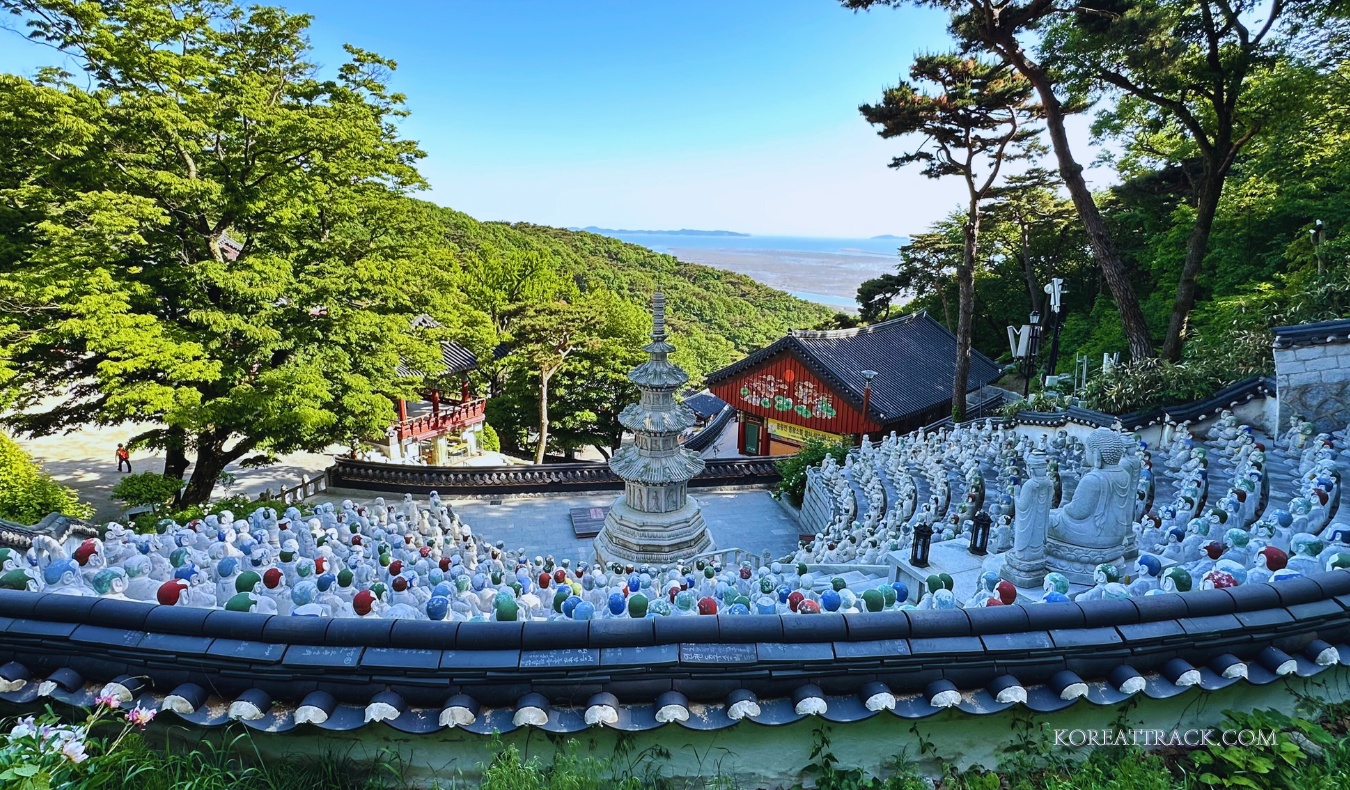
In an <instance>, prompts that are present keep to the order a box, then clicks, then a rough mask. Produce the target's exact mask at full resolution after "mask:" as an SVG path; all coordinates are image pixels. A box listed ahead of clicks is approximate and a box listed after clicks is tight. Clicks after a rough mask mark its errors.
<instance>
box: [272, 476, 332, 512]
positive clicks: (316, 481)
mask: <svg viewBox="0 0 1350 790" xmlns="http://www.w3.org/2000/svg"><path fill="white" fill-rule="evenodd" d="M327 490H328V472H327V471H325V472H323V473H322V474H320V475H319V476H318V477H314V478H307V477H302V478H300V482H299V483H297V484H295V485H293V486H291V487H290V488H283V489H281V490H280V491H278V492H276V493H275V494H274V493H272V489H270V488H267V489H263V492H262V493H261V494H259V495H258V501H259V502H262V501H265V500H278V501H281V502H285V503H286V504H288V505H292V504H295V503H297V502H303V501H304V500H306V499H309V498H310V497H312V496H318V495H319V493H321V492H323V491H327Z"/></svg>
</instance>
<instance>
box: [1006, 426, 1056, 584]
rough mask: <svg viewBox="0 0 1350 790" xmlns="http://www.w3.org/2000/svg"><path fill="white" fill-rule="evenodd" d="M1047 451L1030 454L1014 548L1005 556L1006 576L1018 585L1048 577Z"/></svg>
mask: <svg viewBox="0 0 1350 790" xmlns="http://www.w3.org/2000/svg"><path fill="white" fill-rule="evenodd" d="M1047 466H1048V464H1047V459H1046V457H1045V454H1044V453H1041V452H1033V453H1032V454H1031V455H1030V456H1029V457H1028V458H1027V475H1028V477H1027V481H1026V482H1025V483H1023V484H1022V490H1021V491H1020V492H1019V493H1018V496H1017V508H1016V513H1017V516H1016V520H1015V521H1014V522H1013V529H1012V532H1013V545H1012V551H1011V552H1009V553H1008V554H1007V556H1006V558H1005V559H1004V565H1003V578H1005V579H1007V580H1009V581H1011V582H1012V583H1013V584H1015V585H1017V586H1019V587H1036V586H1039V585H1040V583H1041V580H1042V579H1044V578H1045V539H1046V528H1047V523H1048V521H1049V518H1050V513H1051V509H1050V505H1051V501H1052V499H1053V496H1054V485H1053V483H1051V482H1050V479H1049V478H1048V477H1047V476H1046V470H1047Z"/></svg>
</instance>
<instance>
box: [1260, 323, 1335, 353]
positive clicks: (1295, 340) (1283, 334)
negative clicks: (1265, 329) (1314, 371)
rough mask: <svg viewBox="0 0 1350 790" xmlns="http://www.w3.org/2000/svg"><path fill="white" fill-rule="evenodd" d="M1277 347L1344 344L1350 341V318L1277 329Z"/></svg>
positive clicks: (1278, 327)
mask: <svg viewBox="0 0 1350 790" xmlns="http://www.w3.org/2000/svg"><path fill="white" fill-rule="evenodd" d="M1274 334H1275V347H1276V348H1291V347H1293V346H1306V345H1312V344H1314V343H1344V342H1346V341H1348V340H1350V318H1339V319H1336V320H1334V321H1318V322H1317V323H1315V324H1294V325H1293V326H1277V327H1275V332H1274Z"/></svg>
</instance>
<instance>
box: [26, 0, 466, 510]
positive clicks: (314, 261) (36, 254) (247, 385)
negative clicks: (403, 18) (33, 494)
mask: <svg viewBox="0 0 1350 790" xmlns="http://www.w3.org/2000/svg"><path fill="white" fill-rule="evenodd" d="M0 6H4V7H5V8H8V9H9V10H11V11H14V12H15V13H17V14H19V15H20V17H21V18H22V19H23V20H24V21H25V22H26V23H27V24H28V26H29V28H30V31H31V36H32V37H33V38H34V39H36V40H38V41H42V42H44V43H47V44H49V45H51V46H53V47H55V48H57V49H59V50H61V51H62V52H63V53H65V54H66V55H68V56H69V57H71V58H73V59H74V60H75V61H76V62H77V63H78V64H79V65H80V67H81V69H82V71H83V73H82V74H79V75H72V74H67V73H63V72H59V71H55V70H50V69H49V70H45V71H42V72H41V73H39V74H38V75H37V77H36V78H34V79H31V80H30V79H24V78H20V77H16V76H12V75H0V228H3V231H4V233H3V235H4V237H5V238H6V240H7V243H6V244H4V245H3V247H0V293H4V294H6V297H5V299H6V301H7V306H8V308H9V309H8V310H7V314H8V315H9V316H10V317H11V318H10V320H9V321H6V322H0V325H3V324H8V327H7V330H6V334H5V336H4V337H3V338H0V346H4V347H6V348H7V350H6V355H7V357H8V363H9V365H10V368H9V372H8V373H7V374H6V375H7V376H9V377H10V378H9V379H8V380H7V382H6V386H7V387H8V388H9V390H10V391H11V392H13V393H17V394H18V395H19V396H20V402H21V405H23V406H26V407H30V410H28V411H24V412H21V413H19V414H17V415H16V416H14V417H13V418H11V423H12V424H13V426H14V427H15V428H17V429H19V430H24V431H29V432H32V433H37V434H43V433H50V432H53V431H57V430H61V429H63V428H66V427H69V426H73V425H76V424H79V423H82V422H86V421H94V422H98V423H104V424H109V423H119V422H123V421H130V420H143V421H150V422H153V423H155V424H157V425H158V426H159V427H157V428H155V429H154V430H152V431H150V432H148V433H146V434H144V435H142V436H140V437H138V438H137V441H138V442H139V443H141V444H145V445H150V446H158V447H163V448H166V450H167V452H168V456H169V460H168V463H167V464H166V472H167V473H168V474H170V475H172V476H181V475H182V473H183V471H184V469H185V468H186V466H187V456H188V455H189V454H192V455H195V462H196V463H195V467H194V471H193V474H192V477H191V479H190V480H189V482H188V485H187V488H186V493H185V496H184V499H185V501H186V502H201V501H203V500H205V499H206V498H207V497H208V496H209V495H210V493H211V491H212V488H213V487H214V484H215V481H216V479H217V477H218V476H219V474H220V472H221V471H222V470H223V468H224V467H225V466H226V465H227V464H228V463H230V462H231V461H234V460H236V459H239V458H242V457H244V456H245V455H247V454H249V453H262V454H272V453H281V452H287V451H292V450H297V449H308V450H319V449H321V448H323V447H325V446H327V445H328V444H329V443H330V442H332V441H334V440H355V439H357V438H360V437H365V436H370V435H372V434H378V433H380V432H381V431H382V429H383V428H384V427H385V426H386V425H387V424H388V422H389V420H390V418H391V416H392V409H391V405H390V397H391V396H397V395H411V394H412V393H413V391H414V387H415V385H416V383H417V382H414V381H408V380H404V379H400V378H399V376H398V375H397V373H396V368H397V366H398V364H399V362H400V361H406V362H407V363H408V364H409V366H411V367H413V368H415V369H422V370H431V369H433V367H432V366H433V365H434V363H435V362H436V360H437V356H438V355H437V348H436V344H435V343H433V342H429V341H431V340H434V339H436V338H434V337H429V336H427V333H422V335H421V336H419V334H418V333H415V332H414V331H413V330H412V328H411V321H412V319H413V318H414V317H415V316H416V315H418V314H421V313H427V314H430V315H432V316H433V317H434V318H436V319H437V320H438V321H439V322H440V323H441V324H442V326H443V327H445V329H444V330H443V332H444V333H447V334H452V333H453V332H455V331H456V328H457V327H459V326H460V325H461V324H462V323H463V321H462V318H463V312H462V311H460V310H455V309H453V306H454V305H455V304H456V303H457V302H459V301H460V300H461V297H460V296H459V294H458V291H457V289H456V288H455V284H454V282H453V281H452V280H451V279H450V272H451V271H452V268H451V266H450V265H449V262H450V255H449V251H448V249H447V248H446V247H445V246H444V244H443V242H442V240H441V239H440V238H439V237H438V236H437V235H436V234H435V233H432V232H429V231H430V229H431V228H432V227H434V226H432V225H431V224H430V223H429V222H427V221H425V220H426V218H425V217H422V216H419V212H420V211H421V209H420V208H419V207H418V205H417V204H414V203H411V202H408V201H401V200H392V199H391V198H392V197H394V196H397V195H398V194H399V193H401V192H404V191H406V190H408V189H412V188H416V187H419V186H421V185H422V181H421V179H420V177H419V176H418V174H417V171H416V169H415V162H416V161H417V159H418V158H419V157H421V156H422V154H421V152H420V151H419V150H418V149H417V147H416V145H415V144H413V143H412V142H410V141H408V140H405V139H403V138H401V137H400V135H399V133H398V130H397V127H396V123H397V121H398V119H399V118H400V117H401V116H402V115H403V114H404V111H403V109H402V102H403V97H402V96H400V95H398V94H396V93H391V92H389V90H388V89H387V88H386V85H385V82H386V77H387V75H388V73H389V71H390V70H391V69H392V68H393V67H394V63H393V62H392V61H388V60H385V59H383V58H380V57H379V56H377V55H374V54H372V53H369V52H365V51H363V50H360V49H357V48H354V47H348V49H347V53H348V60H347V62H345V63H343V64H342V65H341V66H340V67H339V68H338V69H337V73H336V76H335V77H333V78H323V77H321V76H319V74H318V71H317V69H316V68H315V66H314V65H313V64H312V63H310V62H309V61H308V56H309V52H310V47H309V44H308V41H307V39H306V38H305V30H306V28H307V27H308V25H309V21H310V20H309V17H307V16H304V15H291V14H287V13H285V12H284V11H282V10H280V9H276V8H262V7H254V8H251V9H249V10H247V11H244V10H242V9H241V8H240V7H238V6H236V5H234V4H232V3H217V2H211V1H210V0H187V1H186V2H180V3H174V4H172V5H170V4H167V3H163V2H155V1H154V0H127V2H121V3H98V2H65V0H0ZM54 393H61V394H66V395H68V397H66V398H64V399H63V400H62V401H61V403H60V404H59V405H57V406H55V407H53V408H49V409H45V410H42V409H39V410H36V411H34V410H31V407H32V406H33V405H34V404H35V403H36V401H37V400H38V399H39V398H41V397H42V396H44V395H50V394H54Z"/></svg>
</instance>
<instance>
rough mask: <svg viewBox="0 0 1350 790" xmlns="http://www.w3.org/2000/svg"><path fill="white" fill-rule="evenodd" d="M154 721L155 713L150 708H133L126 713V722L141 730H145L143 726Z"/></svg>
mask: <svg viewBox="0 0 1350 790" xmlns="http://www.w3.org/2000/svg"><path fill="white" fill-rule="evenodd" d="M154 719H155V712H154V711H153V710H151V709H150V708H142V707H135V708H132V709H131V710H129V711H127V721H129V722H131V723H132V724H135V725H136V726H137V727H140V728H141V729H145V725H147V724H149V723H150V722H152V721H154Z"/></svg>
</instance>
